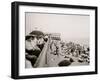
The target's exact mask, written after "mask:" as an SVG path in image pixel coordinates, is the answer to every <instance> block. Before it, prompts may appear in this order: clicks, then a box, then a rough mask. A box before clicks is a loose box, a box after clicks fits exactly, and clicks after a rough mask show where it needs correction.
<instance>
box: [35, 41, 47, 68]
mask: <svg viewBox="0 0 100 81" xmlns="http://www.w3.org/2000/svg"><path fill="white" fill-rule="evenodd" d="M48 45H49V40H48V41H47V43H46V44H45V45H44V48H43V50H42V52H41V53H40V55H39V57H38V58H37V60H36V62H35V64H34V67H44V66H45V65H46V63H47V62H46V61H47V56H46V55H47V51H48Z"/></svg>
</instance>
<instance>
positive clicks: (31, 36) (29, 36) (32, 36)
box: [25, 34, 35, 40]
mask: <svg viewBox="0 0 100 81" xmlns="http://www.w3.org/2000/svg"><path fill="white" fill-rule="evenodd" d="M34 37H35V35H30V34H29V35H26V36H25V39H26V40H28V39H30V38H34Z"/></svg>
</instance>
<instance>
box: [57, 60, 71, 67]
mask: <svg viewBox="0 0 100 81" xmlns="http://www.w3.org/2000/svg"><path fill="white" fill-rule="evenodd" d="M69 65H71V62H70V61H68V60H62V61H61V62H60V63H58V66H69Z"/></svg>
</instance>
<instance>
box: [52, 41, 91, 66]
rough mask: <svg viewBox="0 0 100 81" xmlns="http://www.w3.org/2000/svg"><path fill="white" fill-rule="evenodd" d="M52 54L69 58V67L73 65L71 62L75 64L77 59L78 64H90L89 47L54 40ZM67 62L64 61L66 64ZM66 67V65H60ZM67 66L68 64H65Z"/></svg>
mask: <svg viewBox="0 0 100 81" xmlns="http://www.w3.org/2000/svg"><path fill="white" fill-rule="evenodd" d="M50 49H51V54H54V55H57V56H64V58H67V59H68V60H69V61H70V63H67V64H68V65H70V64H71V62H74V58H77V62H79V63H83V62H87V63H88V64H89V63H90V60H89V51H90V49H89V47H88V46H84V45H80V44H76V43H74V42H68V43H67V42H63V41H58V40H53V41H52V42H51V44H50ZM65 62H66V61H64V63H65ZM60 65H62V66H64V64H60ZM65 65H66V64H65Z"/></svg>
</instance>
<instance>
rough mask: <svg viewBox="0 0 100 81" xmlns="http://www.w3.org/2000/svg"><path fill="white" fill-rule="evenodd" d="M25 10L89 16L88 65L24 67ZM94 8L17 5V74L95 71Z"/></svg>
mask: <svg viewBox="0 0 100 81" xmlns="http://www.w3.org/2000/svg"><path fill="white" fill-rule="evenodd" d="M25 12H45V13H64V14H84V15H89V16H90V49H91V50H90V65H89V66H75V67H50V68H32V69H25ZM95 42H96V41H95V10H92V9H91V10H88V9H77V8H76V9H75V8H56V7H41V6H27V5H26V6H25V5H20V6H19V67H18V68H19V75H20V76H27V75H42V74H59V73H76V72H89V71H95Z"/></svg>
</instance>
